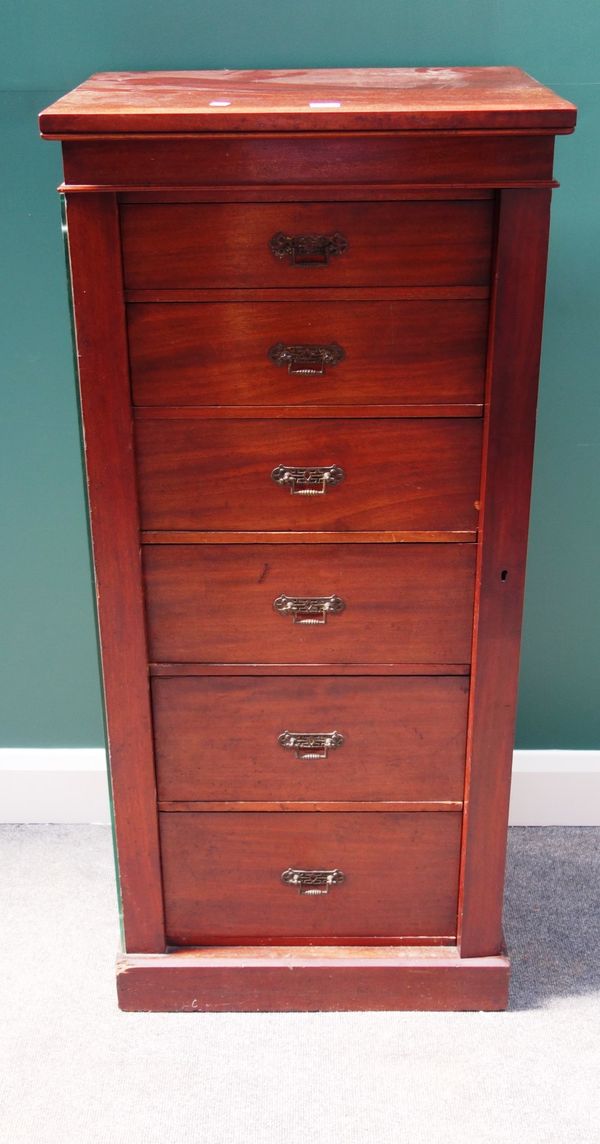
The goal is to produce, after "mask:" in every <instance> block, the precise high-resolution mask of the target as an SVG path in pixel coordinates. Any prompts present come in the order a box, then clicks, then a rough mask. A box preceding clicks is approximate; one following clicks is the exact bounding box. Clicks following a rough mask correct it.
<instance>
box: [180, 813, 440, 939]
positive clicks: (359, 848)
mask: <svg viewBox="0 0 600 1144" xmlns="http://www.w3.org/2000/svg"><path fill="white" fill-rule="evenodd" d="M460 830H461V815H460V814H414V815H413V814H410V813H404V814H386V813H383V814H377V816H376V821H375V822H372V821H371V816H370V815H369V814H355V813H342V814H331V815H327V814H293V813H291V814H268V813H262V814H219V813H216V814H210V813H207V814H164V813H163V814H161V815H160V831H161V847H162V865H163V879H164V891H165V917H166V927H167V938H168V940H169V941H170V943H171V944H172V945H205V944H208V945H215V944H218V942H219V941H220V940H223V939H224V938H237V939H238V941H239V939H240V938H242V939H245V940H249V939H253V940H254V941H256V940H259V941H260V940H261V939H268V938H276V939H285V940H286V941H291V942H292V943H293V944H297V943H298V940H299V939H300V938H304V939H305V940H314V939H317V938H320V939H329V940H331V939H332V938H335V939H336V940H339V941H341V942H342V943H344V942H346V941H348V940H350V939H355V940H356V939H361V938H363V937H369V936H374V935H376V936H377V937H378V938H384V939H386V940H389V939H392V938H394V937H403V938H412V937H429V936H432V937H440V936H444V937H448V938H449V939H450V940H451V939H452V935H453V934H454V932H455V927H456V901H457V893H458V865H459V851H460ZM289 867H292V868H300V869H315V868H316V869H326V870H328V869H340V870H342V871H343V872H344V874H345V877H346V880H345V881H344V882H343V883H342V884H341V885H339V886H332V887H331V889H330V891H329V893H327V894H321V895H317V896H316V897H315V896H311V895H309V894H300V893H299V892H298V890H297V889H296V888H295V887H293V886H288V885H284V884H283V882H282V881H281V874H282V873H283V871H284V870H286V869H288V868H289Z"/></svg>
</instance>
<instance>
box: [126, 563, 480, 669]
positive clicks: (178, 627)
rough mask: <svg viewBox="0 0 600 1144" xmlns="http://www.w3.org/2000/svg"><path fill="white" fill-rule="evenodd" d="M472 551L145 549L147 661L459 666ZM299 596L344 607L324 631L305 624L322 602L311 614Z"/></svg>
mask: <svg viewBox="0 0 600 1144" xmlns="http://www.w3.org/2000/svg"><path fill="white" fill-rule="evenodd" d="M475 548H476V546H475V545H474V544H350V545H345V544H313V545H302V544H243V545H235V544H234V545H229V544H193V545H188V544H177V545H171V544H167V545H159V544H156V545H154V544H150V545H145V546H144V549H143V556H144V569H145V581H146V591H147V619H148V637H149V646H150V657H151V659H152V660H153V661H154V662H163V663H168V662H171V663H178V662H180V663H184V662H198V663H282V664H284V663H285V664H293V663H331V664H336V663H337V664H339V663H365V664H366V663H437V664H444V663H457V664H466V663H468V662H469V659H470V652H471V625H472V613H473V586H474V572H475ZM282 596H283V597H284V600H282ZM286 599H287V602H286ZM307 599H310V600H315V599H317V600H318V599H321V600H323V599H325V600H327V601H330V608H331V609H333V610H334V611H335V609H336V608H338V607H339V606H340V602H341V606H343V610H341V611H337V612H336V613H335V614H332V611H329V612H325V613H324V618H325V620H326V622H324V623H322V622H318V623H315V622H310V623H305V622H302V621H303V620H304V619H305V618H306V617H308V618H310V619H311V620H313V621H314V619H315V618H321V617H319V615H318V609H319V607H320V605H317V606H314V605H313V607H314V608H315V611H314V612H313V615H312V616H311V615H310V611H311V607H310V606H308V605H306V603H305V602H304V601H306V600H307ZM276 600H277V601H279V603H278V607H279V608H281V609H282V610H283V614H282V612H280V611H279V610H276V608H275V607H274V602H275V601H276ZM295 601H297V602H295ZM294 609H297V611H294ZM294 621H296V622H294Z"/></svg>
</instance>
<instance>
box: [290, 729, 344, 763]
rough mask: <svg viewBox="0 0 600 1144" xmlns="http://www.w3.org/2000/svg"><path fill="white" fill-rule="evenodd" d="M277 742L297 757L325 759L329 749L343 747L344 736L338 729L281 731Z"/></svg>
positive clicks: (333, 749)
mask: <svg viewBox="0 0 600 1144" xmlns="http://www.w3.org/2000/svg"><path fill="white" fill-rule="evenodd" d="M277 742H278V743H279V744H280V746H282V747H285V748H286V750H289V751H294V752H295V754H296V758H297V759H326V758H327V756H328V753H329V751H335V750H336V749H337V748H338V747H343V745H344V736H343V735H340V733H339V731H282V732H281V735H279V737H278V739H277Z"/></svg>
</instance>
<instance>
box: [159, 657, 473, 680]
mask: <svg viewBox="0 0 600 1144" xmlns="http://www.w3.org/2000/svg"><path fill="white" fill-rule="evenodd" d="M335 674H336V676H353V675H357V676H360V677H361V678H362V677H363V676H369V675H376V676H382V677H384V676H388V675H434V676H435V675H469V674H470V665H469V664H468V663H359V662H358V661H355V662H354V663H338V664H336V668H335ZM150 675H151V676H157V677H158V676H173V675H176V676H192V675H197V676H202V677H204V676H207V675H211V676H212V675H214V676H216V675H231V676H239V675H250V676H258V675H264V676H272V675H273V676H286V677H287V676H290V675H293V676H303V675H331V668H330V666H329V664H326V663H325V664H323V663H294V664H292V665H290V664H288V663H197V662H196V663H193V662H190V663H151V664H150Z"/></svg>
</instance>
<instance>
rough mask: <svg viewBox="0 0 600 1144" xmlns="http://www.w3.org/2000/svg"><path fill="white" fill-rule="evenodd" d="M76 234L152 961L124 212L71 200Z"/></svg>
mask: <svg viewBox="0 0 600 1144" xmlns="http://www.w3.org/2000/svg"><path fill="white" fill-rule="evenodd" d="M67 223H68V234H69V262H70V272H71V281H72V286H73V295H74V316H75V322H76V328H77V353H78V363H79V385H80V400H81V410H82V415H83V419H84V423H85V425H87V426H89V427H92V426H93V432H88V433H86V435H85V442H84V447H85V463H86V472H87V491H88V502H89V511H90V519H91V535H92V545H93V553H94V566H95V576H96V598H97V608H98V624H99V632H100V640H101V648H102V675H103V683H104V695H105V701H106V730H107V739H108V751H109V758H110V769H111V783H112V791H113V797H114V818H115V832H116V839H117V845H118V849H119V863H120V871H121V878H120V893H121V899H122V905H123V931H124V938H125V942H126V947H127V948H129V949H135V950H138V951H139V952H149V951H156V950H160V949H162V948H164V929H163V907H162V889H161V873H160V857H159V851H158V829H157V822H156V789H155V778H154V759H153V744H152V727H151V717H150V695H149V686H148V676H147V669H146V664H147V660H148V653H147V648H146V637H145V629H144V610H143V609H144V605H143V597H142V582H141V576H140V551H139V542H138V529H139V520H138V509H137V503H136V491H135V469H134V464H133V449H132V422H131V410H130V405H129V378H128V371H127V345H126V337H125V320H124V318H125V315H124V307H123V295H122V290H123V287H122V280H121V267H120V260H119V230H118V227H119V220H118V214H117V206H116V202H115V200H114V198H113V197H112V196H110V195H93V196H90V197H88V198H87V199H86V200H83V199H79V198H75V199H73V200H70V199H69V201H68V203H67ZM107 458H110V463H108V464H107Z"/></svg>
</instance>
